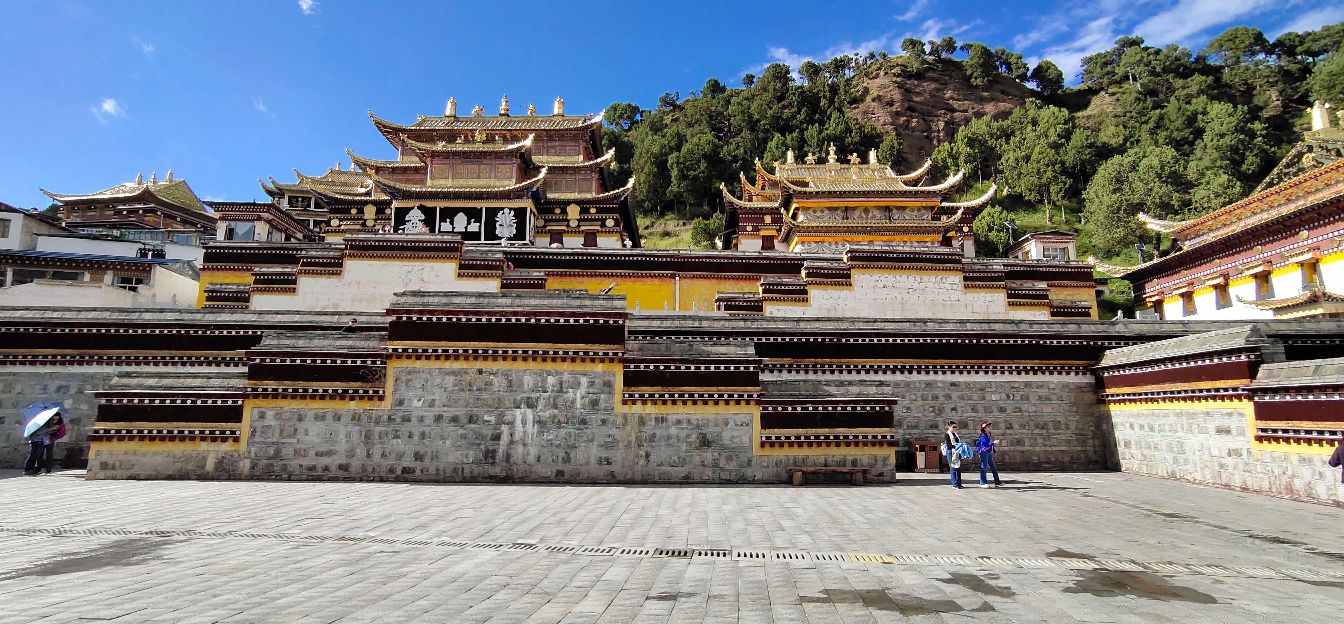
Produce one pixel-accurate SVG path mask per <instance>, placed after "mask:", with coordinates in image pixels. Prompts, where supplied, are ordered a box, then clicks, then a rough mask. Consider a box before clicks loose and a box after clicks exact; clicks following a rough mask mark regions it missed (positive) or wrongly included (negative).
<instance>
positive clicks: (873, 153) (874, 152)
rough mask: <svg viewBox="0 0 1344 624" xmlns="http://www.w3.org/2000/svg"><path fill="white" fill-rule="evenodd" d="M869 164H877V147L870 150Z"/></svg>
mask: <svg viewBox="0 0 1344 624" xmlns="http://www.w3.org/2000/svg"><path fill="white" fill-rule="evenodd" d="M868 164H870V165H876V164H877V149H870V150H868Z"/></svg>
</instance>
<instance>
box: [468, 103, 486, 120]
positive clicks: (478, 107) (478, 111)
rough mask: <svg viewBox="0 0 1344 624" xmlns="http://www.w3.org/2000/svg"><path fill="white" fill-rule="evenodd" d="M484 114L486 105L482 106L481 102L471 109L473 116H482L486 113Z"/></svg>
mask: <svg viewBox="0 0 1344 624" xmlns="http://www.w3.org/2000/svg"><path fill="white" fill-rule="evenodd" d="M484 114H485V107H484V106H481V105H480V104H477V105H476V106H474V107H472V109H471V116H472V117H480V116H481V115H484Z"/></svg>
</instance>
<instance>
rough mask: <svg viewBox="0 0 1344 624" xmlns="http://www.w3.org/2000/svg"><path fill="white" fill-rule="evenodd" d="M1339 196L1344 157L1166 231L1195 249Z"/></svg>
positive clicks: (1343, 184) (1343, 183)
mask: <svg viewBox="0 0 1344 624" xmlns="http://www.w3.org/2000/svg"><path fill="white" fill-rule="evenodd" d="M1340 196H1344V159H1341V160H1338V161H1335V162H1333V163H1331V164H1329V165H1326V166H1324V167H1321V168H1320V169H1315V170H1313V171H1310V172H1308V173H1306V174H1304V175H1301V176H1298V177H1296V178H1293V179H1292V180H1289V181H1287V182H1284V183H1283V184H1280V185H1278V186H1275V187H1272V188H1269V189H1266V190H1264V191H1261V192H1259V193H1256V194H1254V195H1251V196H1250V197H1247V198H1246V199H1243V200H1241V201H1238V202H1235V203H1232V204H1228V205H1227V206H1223V207H1222V208H1219V209H1217V210H1215V211H1213V212H1210V213H1208V214H1206V215H1204V216H1201V217H1197V218H1195V219H1191V220H1189V221H1184V222H1181V223H1180V225H1179V226H1176V227H1173V228H1172V229H1171V230H1170V231H1169V232H1168V233H1167V234H1168V235H1169V236H1171V237H1172V238H1174V239H1176V240H1179V241H1181V242H1182V248H1183V250H1184V249H1192V248H1194V247H1197V246H1199V245H1203V244H1206V243H1208V242H1211V241H1214V240H1217V239H1219V238H1222V237H1224V236H1226V235H1228V234H1232V233H1234V232H1240V231H1243V230H1245V229H1247V228H1252V227H1255V226H1257V225H1260V224H1262V223H1265V222H1268V221H1271V220H1273V219H1277V218H1279V217H1281V216H1284V215H1286V214H1289V213H1292V212H1295V211H1297V210H1300V209H1302V208H1303V207H1306V206H1310V205H1313V204H1315V203H1317V202H1320V201H1322V200H1325V199H1331V198H1335V197H1340Z"/></svg>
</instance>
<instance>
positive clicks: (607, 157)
mask: <svg viewBox="0 0 1344 624" xmlns="http://www.w3.org/2000/svg"><path fill="white" fill-rule="evenodd" d="M615 156H616V148H614V147H613V148H611V149H609V150H607V153H605V154H603V155H601V156H598V157H597V158H594V159H592V160H583V161H578V162H554V161H547V162H546V163H545V164H546V166H547V167H551V168H553V169H580V168H584V167H601V166H603V165H605V164H607V163H608V162H611V159H612V158H614V157H615ZM542 160H543V161H545V160H546V158H545V157H544V156H543V157H542ZM538 164H541V163H538Z"/></svg>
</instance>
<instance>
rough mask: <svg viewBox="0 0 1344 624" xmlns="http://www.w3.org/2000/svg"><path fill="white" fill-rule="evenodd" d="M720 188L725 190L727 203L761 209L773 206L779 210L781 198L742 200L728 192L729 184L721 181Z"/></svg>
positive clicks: (724, 195)
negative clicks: (772, 199)
mask: <svg viewBox="0 0 1344 624" xmlns="http://www.w3.org/2000/svg"><path fill="white" fill-rule="evenodd" d="M744 183H745V180H744ZM719 190H720V191H722V192H723V201H725V202H727V203H728V204H730V205H733V206H736V207H738V208H756V209H760V208H773V209H775V210H778V209H779V200H778V199H775V200H774V201H745V200H741V199H738V198H736V197H733V194H732V193H730V192H728V185H727V184H724V183H722V182H720V183H719Z"/></svg>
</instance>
